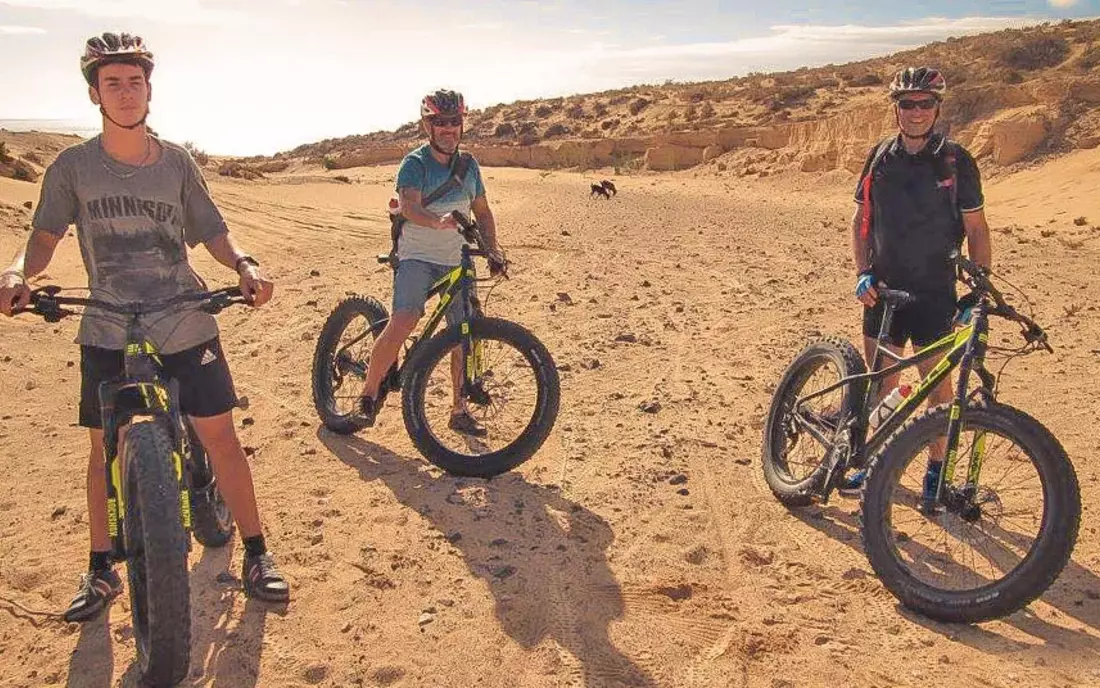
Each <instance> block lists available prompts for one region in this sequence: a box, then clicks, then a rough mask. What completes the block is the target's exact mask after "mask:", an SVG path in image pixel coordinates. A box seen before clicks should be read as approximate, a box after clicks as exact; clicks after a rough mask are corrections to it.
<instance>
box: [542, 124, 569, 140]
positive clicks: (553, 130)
mask: <svg viewBox="0 0 1100 688" xmlns="http://www.w3.org/2000/svg"><path fill="white" fill-rule="evenodd" d="M568 134H569V127H567V126H565V125H564V124H562V123H561V122H557V123H554V124H551V125H550V127H549V128H548V129H547V130H546V134H545V136H546V138H551V137H554V136H567V135H568Z"/></svg>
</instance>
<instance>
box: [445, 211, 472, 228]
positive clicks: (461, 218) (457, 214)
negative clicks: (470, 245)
mask: <svg viewBox="0 0 1100 688" xmlns="http://www.w3.org/2000/svg"><path fill="white" fill-rule="evenodd" d="M451 217H453V218H454V220H455V222H457V223H458V225H459V226H460V227H462V229H464V230H466V231H470V230H471V229H473V228H474V223H473V222H470V218H468V217H466V216H465V215H463V214H462V211H460V210H452V211H451Z"/></svg>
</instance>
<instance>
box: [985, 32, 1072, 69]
mask: <svg viewBox="0 0 1100 688" xmlns="http://www.w3.org/2000/svg"><path fill="white" fill-rule="evenodd" d="M1067 55H1069V41H1067V40H1066V39H1064V38H1062V37H1061V36H1044V37H1041V38H1033V39H1031V40H1029V41H1027V42H1026V43H1023V44H1022V45H1016V46H1012V47H1010V48H1008V49H1007V50H1005V51H1004V52H1003V53H1002V54H1001V62H1003V63H1004V64H1006V65H1008V66H1009V67H1011V68H1013V69H1020V70H1024V71H1033V70H1036V69H1047V68H1049V67H1057V66H1058V65H1060V64H1061V63H1062V62H1063V61H1064V60H1065V59H1066V56H1067Z"/></svg>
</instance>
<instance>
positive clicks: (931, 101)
mask: <svg viewBox="0 0 1100 688" xmlns="http://www.w3.org/2000/svg"><path fill="white" fill-rule="evenodd" d="M939 104H940V101H938V100H936V99H935V98H927V99H925V100H899V101H898V107H899V108H901V109H902V110H912V109H914V108H920V109H921V110H931V109H932V108H934V107H936V106H937V105H939Z"/></svg>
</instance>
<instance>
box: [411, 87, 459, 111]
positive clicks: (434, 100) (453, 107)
mask: <svg viewBox="0 0 1100 688" xmlns="http://www.w3.org/2000/svg"><path fill="white" fill-rule="evenodd" d="M465 114H466V100H465V99H464V98H463V97H462V94H461V93H459V92H458V91H449V90H445V89H440V90H438V91H436V92H435V93H429V94H428V95H426V96H424V100H422V101H420V116H421V117H435V116H436V115H465Z"/></svg>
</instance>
